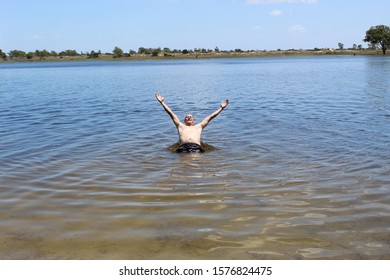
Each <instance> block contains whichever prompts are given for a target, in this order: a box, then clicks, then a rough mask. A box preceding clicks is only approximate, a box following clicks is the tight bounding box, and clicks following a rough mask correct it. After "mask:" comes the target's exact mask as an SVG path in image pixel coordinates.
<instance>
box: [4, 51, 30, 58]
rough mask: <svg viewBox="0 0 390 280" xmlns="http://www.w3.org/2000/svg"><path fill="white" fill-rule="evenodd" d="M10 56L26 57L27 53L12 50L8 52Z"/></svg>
mask: <svg viewBox="0 0 390 280" xmlns="http://www.w3.org/2000/svg"><path fill="white" fill-rule="evenodd" d="M8 55H9V57H10V58H25V57H26V53H25V52H24V51H20V50H12V51H10V52H9V53H8Z"/></svg>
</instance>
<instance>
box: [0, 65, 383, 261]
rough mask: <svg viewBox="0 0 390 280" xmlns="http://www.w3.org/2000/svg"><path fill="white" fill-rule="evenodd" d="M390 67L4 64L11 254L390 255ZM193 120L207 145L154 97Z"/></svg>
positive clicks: (1, 166)
mask: <svg viewBox="0 0 390 280" xmlns="http://www.w3.org/2000/svg"><path fill="white" fill-rule="evenodd" d="M389 77H390V60H389V58H388V57H296V58H251V59H210V60H180V61H176V60H169V61H139V62H93V61H91V62H61V63H57V62H55V63H54V62H50V63H49V62H43V63H12V64H1V65H0V84H1V87H0V135H1V137H0V258H1V259H389V258H390V252H389V240H390V232H389V225H390V215H389V212H390V206H389V205H390V188H389V186H390V79H389ZM156 91H160V92H161V93H162V94H163V95H164V96H165V100H166V103H167V104H168V105H169V106H171V108H172V109H173V110H174V111H175V112H176V113H177V115H179V116H180V118H181V119H182V118H183V117H184V116H185V114H187V113H193V114H194V116H195V118H196V120H197V121H198V122H199V121H201V120H202V118H203V117H205V116H207V115H208V114H210V113H211V112H213V111H214V110H216V109H217V108H218V107H219V104H220V103H221V101H222V100H224V99H226V98H229V99H230V104H229V106H228V107H227V108H226V109H225V110H224V111H223V112H222V113H221V114H220V115H219V116H218V117H217V118H216V119H214V120H213V121H212V122H211V123H210V124H209V125H208V127H207V128H206V129H205V131H204V132H203V135H202V136H203V137H202V138H203V141H204V142H205V143H207V144H208V145H210V146H212V147H213V150H212V151H209V152H207V153H204V154H190V155H179V154H175V153H172V152H171V151H170V149H169V148H170V147H171V145H173V144H175V143H176V141H177V133H176V130H175V127H174V125H173V123H172V121H171V120H170V118H169V116H168V115H167V114H166V113H165V112H164V110H163V109H162V107H161V106H160V104H159V103H158V102H157V101H156V100H155V98H154V92H156Z"/></svg>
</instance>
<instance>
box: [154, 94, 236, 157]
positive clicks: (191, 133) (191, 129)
mask: <svg viewBox="0 0 390 280" xmlns="http://www.w3.org/2000/svg"><path fill="white" fill-rule="evenodd" d="M156 99H157V100H158V101H159V102H160V104H161V105H162V106H163V108H164V110H165V111H166V112H167V113H168V115H169V116H170V117H171V119H172V121H173V123H174V124H175V125H176V128H177V132H178V133H179V144H180V146H179V148H178V149H177V150H176V152H178V153H191V152H196V153H201V152H203V151H204V150H203V149H202V147H201V141H200V135H201V134H202V131H203V129H204V128H205V127H206V126H207V125H208V123H209V122H210V121H211V120H212V119H214V118H215V117H216V116H218V114H219V113H221V112H222V110H223V109H225V108H226V106H227V105H228V104H229V100H228V99H226V101H224V102H222V103H221V106H220V107H219V109H218V110H216V111H215V112H213V113H212V114H211V115H209V116H207V117H206V118H205V119H204V120H203V121H202V122H200V123H199V124H197V125H195V118H194V117H193V116H192V115H191V114H188V115H186V116H185V118H184V123H182V122H181V121H180V120H179V118H178V117H177V116H176V115H175V114H174V113H173V112H172V110H171V108H169V107H168V105H167V104H165V102H164V96H162V95H161V94H160V93H156Z"/></svg>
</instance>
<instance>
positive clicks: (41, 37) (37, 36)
mask: <svg viewBox="0 0 390 280" xmlns="http://www.w3.org/2000/svg"><path fill="white" fill-rule="evenodd" d="M44 38H45V36H43V35H37V34H36V35H34V36H33V39H35V40H40V39H44Z"/></svg>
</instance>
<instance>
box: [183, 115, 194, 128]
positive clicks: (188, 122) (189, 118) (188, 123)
mask: <svg viewBox="0 0 390 280" xmlns="http://www.w3.org/2000/svg"><path fill="white" fill-rule="evenodd" d="M184 123H185V124H186V126H192V125H194V123H195V119H194V117H193V116H192V115H191V114H188V115H187V116H185V118H184Z"/></svg>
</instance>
